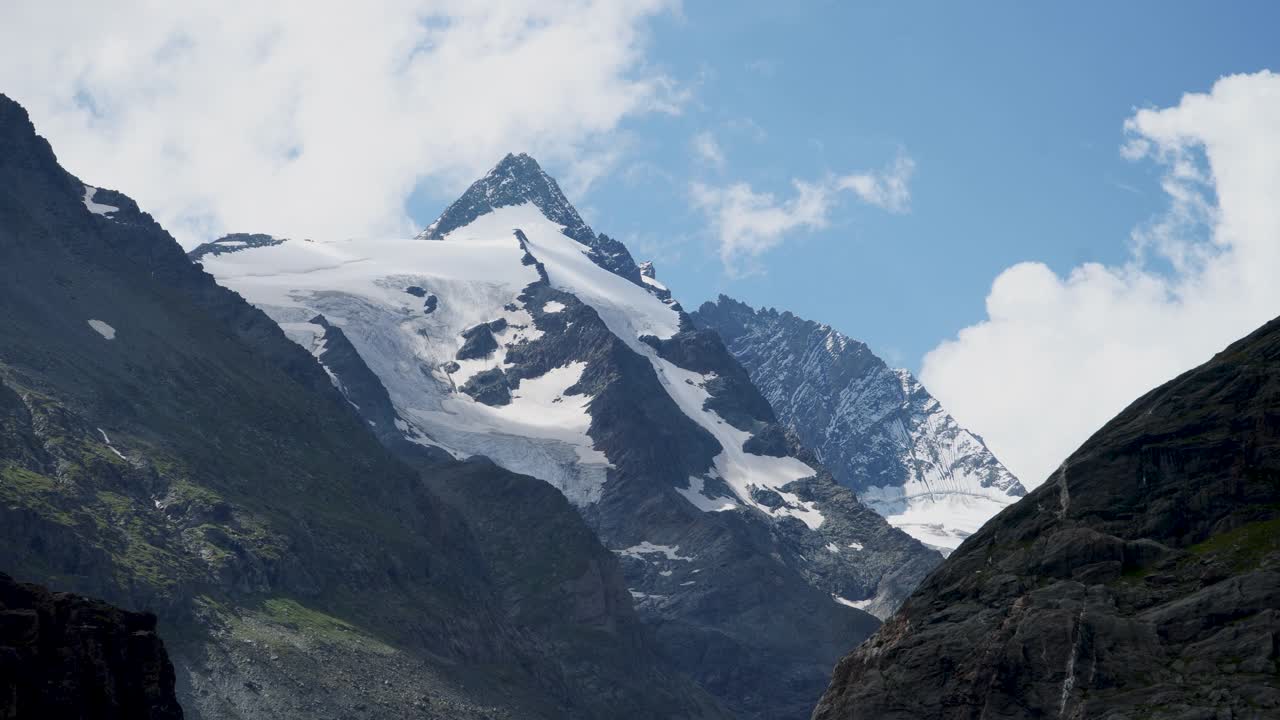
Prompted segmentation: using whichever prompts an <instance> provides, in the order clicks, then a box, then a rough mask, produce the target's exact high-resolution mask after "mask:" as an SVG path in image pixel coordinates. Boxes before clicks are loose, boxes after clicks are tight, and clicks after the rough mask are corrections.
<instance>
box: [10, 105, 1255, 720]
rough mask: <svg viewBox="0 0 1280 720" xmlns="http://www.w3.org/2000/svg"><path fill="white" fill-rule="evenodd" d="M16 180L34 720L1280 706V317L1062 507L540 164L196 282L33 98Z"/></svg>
mask: <svg viewBox="0 0 1280 720" xmlns="http://www.w3.org/2000/svg"><path fill="white" fill-rule="evenodd" d="M0 188H2V190H0V338H3V342H2V343H0V557H4V558H6V560H5V562H4V564H3V566H2V567H0V570H2V571H3V572H4V573H6V574H5V575H0V670H3V671H4V672H3V673H0V716H3V717H31V716H41V715H49V714H50V713H64V714H78V715H80V716H84V715H86V714H95V713H96V714H98V715H101V716H109V717H154V718H173V717H181V716H186V717H193V718H208V719H212V718H232V719H241V720H258V719H259V718H262V719H265V718H335V719H337V718H344V719H345V718H366V717H368V718H374V717H377V718H441V719H443V718H461V719H463V720H480V719H481V718H484V719H487V720H496V719H501V718H512V719H514V718H521V719H524V718H532V719H534V720H536V719H538V718H546V719H548V720H550V719H551V718H578V719H582V720H587V719H591V718H624V719H625V718H636V719H637V720H638V719H640V718H687V719H690V720H692V719H695V718H696V719H704V718H705V719H709V720H710V719H720V718H752V719H755V718H760V719H763V718H782V719H786V718H805V717H809V716H810V714H811V712H812V713H813V716H814V717H816V718H819V719H820V720H827V719H828V718H832V719H834V718H875V719H877V720H893V719H894V718H902V719H903V720H906V719H907V718H941V719H943V720H949V719H952V718H955V719H960V718H963V719H965V720H970V719H972V720H977V719H978V718H1022V717H1056V718H1093V717H1098V718H1106V719H1107V720H1119V719H1120V718H1135V719H1136V718H1170V719H1173V718H1209V717H1231V718H1248V719H1252V718H1264V717H1271V716H1274V715H1275V713H1276V712H1277V710H1280V683H1277V681H1276V678H1277V677H1280V652H1278V651H1277V647H1280V645H1277V640H1276V639H1277V638H1278V637H1280V614H1278V612H1277V608H1280V545H1278V544H1277V538H1280V532H1277V527H1276V523H1277V521H1278V518H1280V510H1278V508H1280V483H1278V482H1277V478H1280V459H1278V458H1280V455H1277V452H1278V451H1277V448H1280V439H1278V438H1280V420H1278V419H1277V416H1276V413H1275V411H1274V408H1275V406H1276V402H1277V393H1278V392H1280V321H1276V322H1273V323H1271V324H1269V325H1267V326H1266V327H1264V328H1262V329H1261V330H1259V331H1258V332H1256V333H1254V334H1253V335H1251V336H1250V337H1248V338H1246V339H1244V340H1242V341H1240V342H1239V343H1237V344H1235V345H1233V346H1231V347H1230V348H1228V349H1226V350H1225V351H1224V352H1223V353H1221V354H1219V355H1218V356H1217V357H1215V358H1214V359H1213V360H1212V361H1210V362H1209V363H1207V364H1206V365H1204V366H1202V367H1201V368H1198V369H1196V370H1193V371H1191V372H1189V373H1187V374H1185V375H1183V376H1181V377H1179V378H1177V379H1175V380H1173V381H1171V382H1170V383H1168V384H1166V385H1165V386H1162V387H1161V388H1159V389H1157V390H1155V391H1153V392H1151V393H1149V394H1148V395H1146V396H1144V397H1143V398H1141V399H1139V400H1138V401H1137V402H1135V403H1134V405H1132V406H1131V407H1130V408H1129V409H1127V410H1126V411H1125V412H1124V413H1122V414H1121V415H1120V416H1119V417H1117V418H1116V419H1115V420H1113V421H1112V422H1111V423H1109V424H1108V425H1107V426H1106V427H1104V428H1103V429H1102V430H1100V431H1099V432H1098V433H1097V434H1096V435H1095V436H1094V437H1093V438H1092V439H1090V440H1089V441H1088V442H1087V443H1086V444H1085V445H1084V446H1083V447H1082V448H1081V449H1080V450H1078V451H1077V452H1076V453H1075V454H1073V455H1072V456H1071V457H1069V458H1068V459H1067V460H1066V461H1065V462H1064V463H1063V464H1062V466H1061V467H1060V468H1059V469H1058V471H1057V472H1056V473H1054V475H1053V476H1052V477H1051V478H1049V479H1048V481H1046V482H1045V483H1044V484H1043V485H1041V486H1039V487H1037V488H1036V489H1035V490H1034V491H1032V492H1030V493H1028V492H1026V491H1025V489H1024V488H1023V486H1022V485H1021V483H1019V481H1018V480H1017V479H1016V478H1015V477H1014V476H1013V475H1012V474H1010V473H1009V472H1008V470H1007V469H1005V468H1004V467H1003V465H1001V463H1000V462H999V460H998V459H996V458H995V457H994V456H993V455H992V454H991V452H990V451H989V450H988V449H987V448H986V446H985V444H984V443H983V441H982V439H981V438H980V437H978V436H977V435H975V434H974V433H972V432H969V431H967V430H965V429H964V428H963V427H961V426H960V424H959V423H957V422H956V420H955V419H954V418H952V417H951V416H950V415H949V414H948V413H947V412H946V411H945V409H943V408H942V406H941V405H940V404H939V403H938V401H937V400H936V399H935V398H933V397H932V396H930V395H929V393H928V392H927V391H926V390H925V388H924V387H923V386H922V385H921V384H920V383H919V382H918V381H916V380H915V378H914V377H912V376H911V374H910V373H909V372H906V371H904V370H895V369H893V368H890V367H889V366H888V365H886V364H885V363H884V362H883V361H882V360H881V359H880V358H878V357H876V356H875V354H874V353H872V352H871V351H870V349H869V348H867V346H866V345H864V344H862V343H860V342H858V341H856V340H853V339H851V338H849V337H846V336H845V335H843V334H841V333H839V332H837V331H835V330H833V329H832V328H831V327H829V326H826V325H822V324H819V323H817V322H813V321H809V320H804V319H801V318H798V317H796V316H795V315H793V314H791V313H788V312H778V311H776V310H773V309H755V308H752V307H750V306H748V305H745V304H743V303H740V302H737V301H735V300H732V299H730V298H728V297H723V296H722V297H720V298H719V299H718V300H717V301H715V302H711V303H705V304H703V305H702V306H701V307H700V308H699V309H698V310H697V311H695V312H692V313H687V312H686V311H685V310H684V308H683V307H682V306H681V305H680V303H679V302H678V301H677V300H676V298H675V297H674V295H673V293H672V292H671V290H670V289H669V288H667V287H666V286H665V285H664V284H663V283H662V282H661V281H660V280H659V279H658V273H657V268H655V266H654V265H653V263H650V262H643V263H638V262H636V260H635V258H634V257H633V256H632V255H631V254H630V252H629V251H628V249H627V248H626V247H625V246H624V245H623V244H622V243H620V242H618V241H617V240H615V239H613V238H610V237H609V236H607V235H604V234H602V233H598V232H597V231H596V230H594V229H592V228H591V227H590V226H589V225H588V224H587V223H586V222H585V221H584V220H583V219H582V217H581V216H580V215H579V214H578V212H577V211H576V210H575V209H574V208H573V206H572V204H571V203H570V202H569V200H568V199H567V198H566V197H565V196H564V194H563V193H562V192H561V190H560V188H559V186H558V184H557V183H556V182H555V180H554V179H552V178H551V177H550V176H548V175H547V174H546V173H545V172H544V171H543V170H542V169H541V167H539V165H538V163H537V162H536V161H535V160H533V159H532V158H531V157H529V156H527V155H508V156H507V157H505V158H503V159H502V160H501V161H500V162H499V163H498V165H497V166H495V167H494V168H493V169H492V171H490V172H489V173H488V174H486V175H485V176H484V177H482V178H480V179H479V180H477V181H476V182H475V183H473V184H472V185H471V186H470V187H469V188H468V189H467V190H466V192H465V193H463V194H462V196H461V197H460V198H459V199H458V200H457V201H456V202H454V203H452V204H451V205H449V206H448V207H447V208H446V209H445V210H444V212H443V213H441V215H440V216H439V218H438V219H437V220H436V221H435V222H433V223H432V224H430V225H429V226H428V227H427V228H426V229H425V230H424V231H423V232H422V233H420V234H419V235H417V236H416V237H405V238H394V239H379V240H368V239H341V240H339V239H327V238H310V239H289V238H282V237H275V236H271V235H265V234H258V233H253V232H245V233H237V234H233V235H227V236H224V237H222V238H219V239H217V240H214V241H211V242H209V243H205V244H203V245H201V246H199V247H197V248H195V249H193V250H192V251H191V252H190V253H185V252H183V250H182V249H181V248H180V247H179V245H178V244H177V243H176V242H175V241H174V239H173V238H172V237H171V236H170V235H169V234H168V233H167V232H165V230H164V229H163V228H162V227H160V225H159V224H157V223H156V222H155V220H154V219H153V218H152V217H151V216H150V215H148V214H146V213H145V212H144V211H143V210H142V209H141V208H139V207H138V205H137V204H136V203H135V202H134V201H133V200H131V199H130V198H129V197H127V196H126V195H124V194H123V193H120V192H118V191H114V190H110V189H105V188H100V187H96V186H94V185H89V184H87V183H85V182H84V181H82V180H80V179H79V178H76V177H75V176H73V175H72V174H70V173H69V172H67V171H66V170H65V169H63V168H62V167H61V166H60V165H59V164H58V161H57V159H56V157H55V155H54V153H53V150H52V148H51V147H50V146H49V144H48V143H47V142H45V141H44V140H43V139H42V138H40V137H39V136H38V135H37V134H36V132H35V128H34V127H33V126H32V124H31V122H30V120H29V119H28V117H27V115H26V113H25V112H24V111H23V110H22V108H21V107H19V106H18V105H17V104H16V103H14V102H12V101H11V100H9V99H8V98H6V97H4V96H2V95H0ZM246 230H249V231H252V230H253V228H246ZM944 555H946V556H947V557H946V559H945V560H944V559H943V556H944ZM9 575H12V576H13V577H15V578H18V579H19V580H24V581H34V582H37V583H39V584H40V585H43V586H47V587H48V588H49V589H45V588H44V587H38V586H36V585H23V584H21V583H18V582H15V581H12V580H11V579H10V577H9ZM84 595H88V596H92V597H93V598H95V599H87V598H85V597H83V596H84ZM138 611H142V612H138ZM882 621H883V624H882ZM161 638H163V643H162V642H161ZM842 656H843V659H841V657H842ZM833 666H835V668H836V669H835V673H834V677H833V676H832V674H831V668H832V667H833ZM14 678H17V680H16V682H15V680H14ZM824 691H825V692H824ZM819 698H820V700H819ZM815 702H817V703H818V706H817V710H816V711H814V710H813V708H814V704H815ZM179 703H180V707H179Z"/></svg>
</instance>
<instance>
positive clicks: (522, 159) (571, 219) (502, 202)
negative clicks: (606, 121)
mask: <svg viewBox="0 0 1280 720" xmlns="http://www.w3.org/2000/svg"><path fill="white" fill-rule="evenodd" d="M523 203H533V204H534V205H536V206H537V207H538V209H539V210H541V211H542V214H543V215H545V216H546V217H547V219H549V220H551V221H552V222H555V223H559V224H560V225H563V226H564V227H565V233H566V234H567V235H569V236H570V237H572V238H574V239H575V240H578V241H579V242H583V243H587V244H589V243H590V241H591V240H593V239H594V238H595V233H594V232H592V231H591V228H590V227H588V226H587V224H586V222H584V221H583V220H582V217H581V216H580V215H578V211H577V210H575V209H574V207H573V205H571V204H570V203H569V200H568V198H566V197H565V195H564V192H563V191H561V190H560V185H559V184H558V183H556V181H555V178H552V177H551V176H550V175H548V174H547V173H546V172H545V171H544V170H543V169H542V166H541V165H539V164H538V161H537V160H535V159H534V158H533V156H531V155H529V154H528V153H507V155H506V156H504V157H503V158H502V159H501V160H499V161H498V164H497V165H494V166H493V169H492V170H490V171H489V172H488V173H486V174H485V175H484V177H482V178H480V179H479V180H476V181H475V182H474V183H471V186H470V187H468V188H467V191H466V192H465V193H463V194H462V197H460V198H458V199H457V200H455V201H454V202H453V203H452V204H451V205H449V207H447V208H445V211H444V212H443V213H441V214H440V217H438V218H436V221H435V222H433V223H431V224H430V225H428V226H427V229H426V230H423V231H422V233H421V234H420V235H418V237H419V238H420V239H424V240H439V239H441V238H443V237H444V236H445V235H447V234H448V233H450V232H452V231H453V230H455V229H457V228H460V227H463V226H464V225H467V224H469V223H470V222H471V221H473V220H475V219H476V218H477V217H480V216H481V215H484V214H485V213H488V212H492V211H493V210H496V209H498V208H501V207H506V206H508V205H521V204H523Z"/></svg>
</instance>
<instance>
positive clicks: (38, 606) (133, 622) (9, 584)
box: [0, 573, 182, 720]
mask: <svg viewBox="0 0 1280 720" xmlns="http://www.w3.org/2000/svg"><path fill="white" fill-rule="evenodd" d="M81 717H93V718H102V720H181V718H182V708H180V707H179V706H178V699H177V697H176V696H175V694H174V675H173V665H171V664H170V663H169V656H168V655H167V654H166V653H165V650H164V643H162V642H161V641H160V637H159V636H158V635H157V634H156V618H155V616H154V615H149V614H143V613H131V612H125V611H124V610H120V609H119V608H115V607H112V606H110V605H108V604H106V603H104V602H100V601H97V600H90V599H89V598H85V597H81V596H79V595H72V594H70V593H60V592H50V591H49V590H47V589H45V588H43V587H40V586H38V585H28V584H22V583H18V582H15V581H14V580H13V578H10V577H9V576H8V575H5V574H3V573H0V718H4V719H5V720H23V719H24V718H81Z"/></svg>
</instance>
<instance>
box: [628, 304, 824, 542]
mask: <svg viewBox="0 0 1280 720" xmlns="http://www.w3.org/2000/svg"><path fill="white" fill-rule="evenodd" d="M664 307H665V306H664ZM615 334H616V332H615ZM640 345H641V354H643V355H645V356H646V357H648V358H649V362H651V363H652V364H653V366H654V369H655V370H657V371H658V379H659V380H660V381H661V382H662V385H663V387H665V388H666V390H667V392H668V394H670V395H671V398H672V399H673V400H675V401H676V404H677V405H679V406H680V409H681V410H682V411H684V414H685V415H688V416H689V417H690V418H692V419H693V420H694V421H695V422H697V423H698V424H699V425H701V426H702V427H704V428H706V430H707V431H708V432H710V433H711V435H712V436H714V437H715V439H716V440H717V441H719V443H720V447H721V448H722V451H721V452H720V454H719V455H717V456H716V457H715V460H714V465H715V470H716V473H717V475H718V476H719V477H720V478H722V479H723V480H724V481H725V482H726V483H728V485H729V487H730V488H731V489H732V490H733V491H734V494H735V495H737V496H738V500H739V501H741V502H742V503H743V504H746V505H751V506H752V507H755V508H756V509H757V510H759V511H761V512H763V513H765V514H767V515H772V516H774V517H779V516H787V515H789V516H791V517H795V518H798V519H799V520H800V521H802V522H803V523H804V524H805V525H808V526H809V527H810V528H813V529H817V528H818V527H820V526H821V525H822V522H823V519H824V518H823V517H822V513H821V512H819V511H818V508H817V505H816V504H815V503H812V502H805V501H802V500H800V498H798V497H796V496H795V495H794V494H793V493H789V492H786V491H785V490H782V489H781V488H782V487H784V486H786V485H788V484H789V483H791V482H794V481H796V480H800V479H801V478H807V477H812V476H813V475H814V474H815V471H814V469H813V468H811V467H809V466H808V465H806V464H804V463H803V462H801V461H799V460H797V459H795V458H792V457H772V456H768V455H754V454H752V453H748V452H747V451H745V450H743V449H742V445H743V443H745V442H746V441H747V438H749V437H750V436H751V434H750V433H748V432H746V431H743V430H739V429H737V428H735V427H733V426H732V425H730V424H729V423H727V422H724V420H723V419H722V418H721V417H720V416H719V415H717V414H716V413H715V412H714V411H712V410H707V409H705V407H704V406H705V404H706V402H707V400H709V399H710V397H711V395H710V393H708V392H707V390H706V387H705V386H706V383H707V382H708V381H709V380H710V378H709V377H707V376H704V375H701V374H699V373H695V372H693V371H691V370H685V369H684V368H681V367H678V366H676V365H675V364H674V363H672V362H670V361H668V360H666V359H664V358H661V357H659V356H658V354H657V351H655V350H654V349H653V348H651V347H649V346H648V345H645V344H643V343H640ZM755 487H761V488H768V489H770V490H773V491H774V492H776V493H778V494H779V495H781V496H782V498H783V500H784V501H785V503H786V504H784V505H783V506H781V507H778V508H771V507H769V506H767V505H764V504H762V503H758V502H756V501H755V500H753V499H752V497H751V490H752V488H755ZM682 494H684V493H682ZM684 495H685V497H686V498H689V497H690V496H689V495H688V494H684ZM690 502H694V501H693V499H691V498H690ZM694 504H695V505H697V504H698V503H696V502H695V503H694ZM703 509H705V508H703Z"/></svg>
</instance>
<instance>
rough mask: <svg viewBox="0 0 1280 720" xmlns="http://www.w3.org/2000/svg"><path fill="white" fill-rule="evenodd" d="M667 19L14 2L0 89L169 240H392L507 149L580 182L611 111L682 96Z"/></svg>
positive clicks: (554, 9)
mask: <svg viewBox="0 0 1280 720" xmlns="http://www.w3.org/2000/svg"><path fill="white" fill-rule="evenodd" d="M671 5H672V1H669V0H640V1H639V2H632V3H614V2H608V1H607V0H554V1H553V0H516V1H507V0H502V1H498V0H493V1H491V2H469V1H466V2H464V1H463V0H388V1H387V2H380V3H369V4H361V3H348V4H342V5H336V4H327V5H326V6H325V7H324V8H323V10H320V9H319V8H317V7H316V6H315V4H314V3H310V2H301V1H292V2H258V1H257V0H252V1H251V0H238V1H233V2H211V1H209V2H179V3H155V2H151V1H150V0H122V1H121V2H112V3H83V2H75V3H72V2H57V1H50V0H18V1H17V4H16V6H15V5H14V4H13V3H12V2H10V3H8V4H7V5H6V8H5V19H4V22H3V23H0V92H5V93H7V94H9V95H10V96H11V97H13V98H14V99H16V100H18V101H19V102H21V103H23V104H24V105H25V106H26V107H27V109H28V110H29V111H30V113H31V115H32V119H33V121H34V122H35V123H36V126H37V128H38V129H39V130H40V132H41V133H42V134H44V135H46V136H47V137H49V138H50V140H51V142H52V143H53V145H54V147H55V149H56V150H57V152H58V154H59V157H60V159H61V160H62V161H63V163H64V164H65V165H66V166H67V167H68V169H70V170H71V171H72V172H75V173H76V174H77V175H80V176H81V177H83V178H84V179H85V180H86V181H87V182H90V183H92V184H95V185H105V186H109V187H115V188H119V189H121V190H123V191H124V192H126V193H128V194H130V195H132V196H133V197H135V199H137V200H138V201H139V203H140V204H141V205H143V207H145V208H146V209H148V210H149V211H151V212H153V213H154V214H155V215H156V216H157V217H158V218H159V219H160V220H161V221H162V222H163V223H164V224H165V225H166V226H167V227H169V228H170V229H171V230H173V231H174V232H175V234H176V235H178V237H179V238H180V239H181V240H183V241H184V242H185V243H188V244H190V242H192V241H194V240H198V239H205V238H207V237H208V236H210V235H212V234H216V233H220V232H223V231H226V230H242V231H261V232H274V233H281V234H290V235H299V236H307V235H318V236H344V235H357V234H358V235H366V234H378V233H406V232H408V231H409V230H410V229H411V224H412V223H411V221H410V220H409V218H408V217H407V216H406V215H405V211H404V201H405V199H406V198H407V197H408V196H409V194H410V193H411V192H412V191H413V189H414V188H415V186H417V185H418V184H419V183H424V182H425V183H432V184H434V186H435V187H437V188H442V189H447V190H449V191H454V190H459V189H460V188H461V187H463V186H465V183H466V182H467V181H468V180H470V179H473V177H474V176H475V175H476V174H477V173H479V172H481V171H483V170H484V169H486V168H487V167H489V166H491V165H492V164H493V163H494V162H496V160H497V159H498V158H500V157H501V156H502V155H503V154H504V153H506V152H508V151H528V152H532V153H535V154H537V155H538V156H539V157H540V158H541V159H543V160H544V161H546V160H550V161H551V162H552V163H553V164H556V163H559V164H562V165H568V166H569V170H570V173H571V174H573V175H575V176H580V178H581V180H580V183H581V184H586V183H589V181H590V177H591V176H592V175H593V173H594V172H596V171H598V168H599V167H600V166H602V165H608V164H609V163H610V161H609V159H608V158H609V152H608V149H609V146H610V141H611V140H612V139H614V136H615V130H616V128H617V126H618V124H619V122H620V121H621V120H622V119H623V118H624V117H626V116H628V115H632V114H637V113H645V112H667V111H672V110H673V109H674V107H673V105H674V104H676V103H679V102H680V101H681V95H680V93H679V92H677V91H676V90H675V89H674V88H673V85H672V83H671V81H670V80H669V79H667V78H666V77H664V76H663V75H662V74H661V73H659V72H657V71H654V70H652V69H651V67H650V66H648V65H647V64H646V62H645V58H644V54H643V53H644V48H645V38H646V29H647V21H648V20H649V19H650V18H651V17H652V16H654V15H656V14H659V13H662V12H664V11H666V10H669V9H670V7H671ZM580 157H586V158H589V159H590V162H591V163H594V164H595V166H596V167H594V168H593V167H585V168H577V167H576V164H575V162H574V161H575V159H576V158H580Z"/></svg>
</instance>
